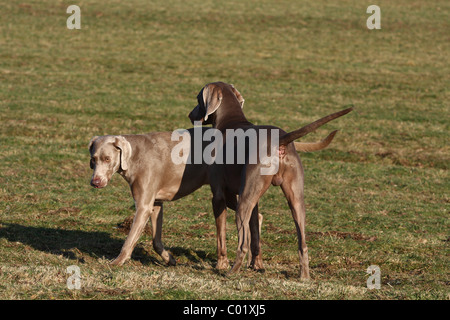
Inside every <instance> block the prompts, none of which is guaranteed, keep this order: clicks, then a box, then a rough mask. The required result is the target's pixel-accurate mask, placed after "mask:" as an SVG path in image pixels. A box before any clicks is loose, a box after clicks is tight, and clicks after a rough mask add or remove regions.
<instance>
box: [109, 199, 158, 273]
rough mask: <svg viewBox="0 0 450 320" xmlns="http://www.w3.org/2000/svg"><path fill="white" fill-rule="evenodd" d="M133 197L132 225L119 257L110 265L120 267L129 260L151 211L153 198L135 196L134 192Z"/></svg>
mask: <svg viewBox="0 0 450 320" xmlns="http://www.w3.org/2000/svg"><path fill="white" fill-rule="evenodd" d="M133 196H134V199H135V202H136V214H135V216H134V219H133V224H132V225H131V229H130V232H129V233H128V236H127V239H126V240H125V243H124V244H123V246H122V250H121V251H120V254H119V256H118V257H117V258H116V259H114V261H112V262H111V264H112V265H116V266H121V265H123V264H124V263H125V261H127V260H128V259H130V257H131V253H132V252H133V250H134V247H135V246H136V243H137V241H138V240H139V238H140V236H141V234H142V231H144V227H145V225H146V224H147V222H148V219H149V217H150V214H151V213H152V210H153V203H154V201H155V198H154V197H152V198H150V199H149V197H146V196H145V195H143V194H139V195H138V196H136V195H135V193H134V192H133Z"/></svg>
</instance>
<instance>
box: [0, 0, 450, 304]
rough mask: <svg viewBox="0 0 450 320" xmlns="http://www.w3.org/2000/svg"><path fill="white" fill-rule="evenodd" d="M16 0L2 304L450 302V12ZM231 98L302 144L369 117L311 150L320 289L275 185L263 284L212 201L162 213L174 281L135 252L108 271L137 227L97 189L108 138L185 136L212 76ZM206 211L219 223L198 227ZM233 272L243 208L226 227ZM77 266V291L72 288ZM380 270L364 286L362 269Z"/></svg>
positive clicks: (0, 129)
mask: <svg viewBox="0 0 450 320" xmlns="http://www.w3.org/2000/svg"><path fill="white" fill-rule="evenodd" d="M71 4H74V3H73V2H70V1H57V2H55V1H48V0H45V1H35V0H33V1H27V2H23V1H9V2H8V3H4V4H2V6H1V8H0V121H1V126H0V146H1V149H2V152H1V154H0V298H1V299H449V298H450V295H449V268H448V266H449V259H448V252H449V236H450V235H449V220H448V203H449V190H450V188H449V187H450V183H449V181H450V180H449V172H448V164H449V160H450V150H449V146H448V140H449V117H448V114H449V111H450V108H449V103H448V101H449V98H450V90H449V87H448V84H449V83H450V76H449V74H450V68H449V63H448V56H449V54H450V50H449V41H448V30H449V29H450V25H449V19H448V18H449V11H450V5H449V3H448V1H434V2H433V3H429V2H426V1H423V0H422V1H406V0H402V1H396V2H395V3H394V2H392V1H379V2H378V3H377V5H379V6H380V8H381V27H382V29H381V30H372V31H371V30H368V29H367V28H366V19H367V18H368V16H369V15H368V14H366V8H367V6H368V4H363V3H361V2H360V1H356V0H348V1H339V2H338V1H334V2H333V3H329V2H326V1H315V2H311V1H268V0H265V1H258V2H256V3H255V2H253V1H252V2H250V1H236V2H220V3H218V2H214V1H177V0H169V1H168V0H166V1H144V0H132V1H125V2H124V1H101V2H99V1H78V2H77V3H76V4H77V5H79V6H80V8H81V17H82V20H81V26H82V29H81V30H68V29H67V28H66V19H67V18H68V16H69V15H68V14H66V8H67V7H68V6H69V5H71ZM217 80H221V81H225V82H229V83H233V84H234V85H235V86H236V87H237V88H238V90H239V91H240V92H241V93H242V95H243V96H244V98H245V100H246V102H245V108H244V111H245V113H246V115H247V117H248V119H249V120H250V121H252V122H253V123H255V124H272V125H276V126H279V127H282V128H283V129H285V130H293V129H296V128H299V127H300V126H302V125H304V124H307V123H309V122H311V121H313V120H315V119H317V118H319V117H321V116H324V115H327V114H329V113H332V112H334V111H337V110H339V109H341V108H342V107H343V106H345V105H348V104H354V105H355V111H354V112H352V113H351V114H349V115H347V116H345V117H344V118H341V119H339V120H336V121H334V122H332V123H330V124H328V125H326V126H325V127H323V128H320V129H319V130H317V132H316V133H314V134H311V135H310V136H308V137H306V138H305V141H312V140H318V139H321V138H323V137H324V136H325V135H326V134H327V133H328V132H330V131H331V130H335V129H339V133H338V135H337V136H336V138H335V141H333V143H332V145H331V146H330V147H329V148H328V149H327V150H324V151H321V152H316V153H310V154H302V155H301V157H302V160H303V164H304V167H305V178H306V183H305V184H306V189H305V192H306V194H305V197H306V199H305V200H306V206H307V243H308V246H309V255H310V267H311V277H312V280H311V281H309V282H303V281H300V279H299V274H298V273H299V272H298V257H297V248H296V235H295V230H294V225H293V222H292V218H291V215H290V212H289V209H288V206H287V204H286V203H285V200H284V197H283V195H282V192H281V190H280V189H279V188H271V189H269V191H268V192H267V193H266V194H265V195H264V197H263V198H262V200H261V204H260V209H261V212H262V213H263V215H264V224H263V227H262V241H263V242H262V250H263V259H264V263H265V267H266V272H265V273H256V272H253V271H250V270H243V271H242V272H241V273H240V274H239V275H237V276H232V277H230V278H226V277H224V276H223V274H222V273H221V272H217V271H216V270H215V269H214V265H215V262H216V259H217V257H216V252H215V250H216V249H215V226H214V219H213V215H212V208H211V204H210V199H211V194H210V190H209V187H207V186H205V187H203V188H202V189H200V190H198V191H197V192H195V193H194V194H192V195H190V196H187V197H186V198H183V199H181V200H178V201H176V202H173V203H166V204H165V221H164V229H163V232H164V233H163V241H164V243H165V246H166V247H167V248H168V249H169V250H170V251H171V252H172V253H173V254H174V256H175V258H176V259H177V262H178V265H177V266H176V267H166V266H164V265H163V264H162V262H161V259H160V258H159V256H158V255H157V254H156V253H155V252H154V251H153V249H152V245H151V236H149V235H145V236H143V237H142V238H141V241H140V242H139V245H138V246H137V248H136V249H135V251H134V254H133V259H132V260H131V261H129V262H128V263H127V264H126V265H125V266H123V267H120V268H116V267H115V268H112V267H109V266H108V261H109V260H111V259H113V258H114V257H115V256H116V255H117V254H118V253H119V251H120V248H121V246H122V244H123V241H124V238H125V234H123V233H121V232H120V229H118V228H117V225H118V224H120V223H121V222H122V221H124V220H125V219H126V218H127V217H129V216H130V215H132V214H133V213H134V212H133V207H132V206H133V201H132V198H131V195H130V191H129V189H128V185H127V184H126V182H125V181H124V180H123V179H122V178H120V176H118V175H117V176H114V178H113V179H112V181H111V184H110V185H109V186H108V187H107V188H105V189H102V190H94V189H93V188H91V187H90V186H89V179H90V176H91V174H92V173H91V170H90V169H89V154H88V150H87V144H88V142H89V140H90V139H91V138H92V137H93V136H95V135H103V134H125V133H143V132H151V131H173V130H174V129H177V128H189V127H190V126H191V125H190V122H189V119H188V118H187V114H188V113H189V112H190V110H191V109H192V108H193V107H194V106H195V105H196V95H197V93H198V92H199V91H200V89H201V88H202V87H203V86H204V85H205V84H206V83H208V82H211V81H217ZM204 213H207V214H204ZM228 222H229V223H228V227H227V228H228V234H227V236H228V248H229V250H228V252H229V258H230V259H231V260H233V259H234V255H235V249H236V246H237V235H236V230H235V225H234V213H233V212H230V214H229V217H228ZM69 265H78V266H79V267H80V269H81V276H82V289H81V290H69V289H67V286H66V280H67V278H68V277H69V275H68V274H66V268H67V267H68V266H69ZM370 265H378V266H379V267H380V269H381V289H380V290H368V289H367V288H366V280H367V278H368V274H366V269H367V268H368V267H369V266H370Z"/></svg>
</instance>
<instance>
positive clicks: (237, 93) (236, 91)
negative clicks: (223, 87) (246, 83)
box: [231, 85, 245, 108]
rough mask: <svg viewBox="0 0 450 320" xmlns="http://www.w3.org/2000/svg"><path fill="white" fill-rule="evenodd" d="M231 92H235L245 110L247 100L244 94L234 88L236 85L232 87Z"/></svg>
mask: <svg viewBox="0 0 450 320" xmlns="http://www.w3.org/2000/svg"><path fill="white" fill-rule="evenodd" d="M231 90H232V91H233V93H234V95H235V96H236V98H237V99H238V101H239V103H240V104H241V108H244V102H245V99H244V97H243V96H242V94H241V93H240V92H239V91H238V90H237V89H236V88H235V87H234V85H231Z"/></svg>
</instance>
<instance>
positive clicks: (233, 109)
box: [212, 101, 252, 132]
mask: <svg viewBox="0 0 450 320" xmlns="http://www.w3.org/2000/svg"><path fill="white" fill-rule="evenodd" d="M213 116H214V119H213V121H212V124H213V127H214V128H216V129H218V130H220V131H222V132H224V131H225V130H226V129H233V128H242V127H246V126H251V125H252V123H250V122H249V121H248V120H247V118H246V117H245V115H244V112H242V108H241V105H240V104H239V102H237V101H236V103H228V104H227V105H224V106H221V107H220V108H219V109H217V111H216V112H215V113H214V114H213Z"/></svg>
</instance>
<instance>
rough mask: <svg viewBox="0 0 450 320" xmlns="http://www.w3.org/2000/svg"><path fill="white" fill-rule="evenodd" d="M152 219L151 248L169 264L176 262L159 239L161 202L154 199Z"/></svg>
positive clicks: (161, 212) (161, 213)
mask: <svg viewBox="0 0 450 320" xmlns="http://www.w3.org/2000/svg"><path fill="white" fill-rule="evenodd" d="M151 221H152V235H153V249H155V251H156V253H158V254H159V255H160V256H161V258H162V259H163V260H164V262H165V263H167V264H168V265H170V266H174V265H176V264H177V262H176V261H175V259H174V258H173V256H172V255H171V254H170V253H169V252H168V251H167V250H166V249H164V245H163V243H162V241H161V236H162V225H163V203H162V202H159V201H156V202H155V204H154V206H153V211H152V214H151Z"/></svg>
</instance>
